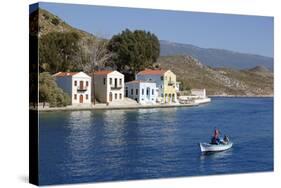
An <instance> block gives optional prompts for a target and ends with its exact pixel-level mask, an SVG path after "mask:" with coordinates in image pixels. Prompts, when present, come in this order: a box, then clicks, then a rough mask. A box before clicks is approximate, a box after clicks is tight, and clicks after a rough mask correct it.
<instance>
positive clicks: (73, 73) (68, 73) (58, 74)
mask: <svg viewBox="0 0 281 188" xmlns="http://www.w3.org/2000/svg"><path fill="white" fill-rule="evenodd" d="M78 73H79V72H58V73H56V74H54V75H53V76H60V77H63V76H73V75H75V74H78Z"/></svg>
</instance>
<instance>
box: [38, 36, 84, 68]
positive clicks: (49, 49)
mask: <svg viewBox="0 0 281 188" xmlns="http://www.w3.org/2000/svg"><path fill="white" fill-rule="evenodd" d="M79 40H80V36H79V35H78V34H77V33H75V32H66V33H61V32H51V33H48V34H46V35H43V36H42V37H41V38H40V40H39V69H40V72H44V71H47V72H50V73H56V72H58V71H69V70H71V71H74V70H79V69H80V70H81V68H82V67H81V65H80V64H79V62H77V57H78V56H79V55H80V50H81V49H79V45H78V42H79Z"/></svg>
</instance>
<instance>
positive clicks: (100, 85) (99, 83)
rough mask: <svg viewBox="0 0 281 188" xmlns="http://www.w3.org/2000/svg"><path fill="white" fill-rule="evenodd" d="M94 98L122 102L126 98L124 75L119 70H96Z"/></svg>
mask: <svg viewBox="0 0 281 188" xmlns="http://www.w3.org/2000/svg"><path fill="white" fill-rule="evenodd" d="M93 82H94V88H95V89H94V99H96V100H98V101H99V102H102V103H112V102H122V101H123V99H124V85H125V84H124V75H123V74H121V73H120V72H118V71H112V70H101V71H95V72H94V78H93Z"/></svg>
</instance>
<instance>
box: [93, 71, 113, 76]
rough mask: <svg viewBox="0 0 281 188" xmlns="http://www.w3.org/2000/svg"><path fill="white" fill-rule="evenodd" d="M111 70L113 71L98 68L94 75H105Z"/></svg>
mask: <svg viewBox="0 0 281 188" xmlns="http://www.w3.org/2000/svg"><path fill="white" fill-rule="evenodd" d="M111 72H113V71H112V70H100V71H95V72H94V75H107V74H109V73H111Z"/></svg>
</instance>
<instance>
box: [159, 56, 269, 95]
mask: <svg viewBox="0 0 281 188" xmlns="http://www.w3.org/2000/svg"><path fill="white" fill-rule="evenodd" d="M156 64H158V65H159V66H160V67H161V68H163V69H171V70H172V71H173V72H174V73H175V74H176V75H177V79H178V80H179V81H181V82H182V84H183V87H184V89H188V88H206V89H207V94H208V95H245V96H265V95H273V73H272V72H270V71H268V70H267V69H266V68H262V67H255V68H253V69H245V70H235V69H227V68H219V69H215V68H211V67H209V66H206V65H204V64H202V63H201V62H200V61H199V60H197V59H195V58H193V57H191V56H167V57H160V58H159V59H158V62H157V63H156Z"/></svg>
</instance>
